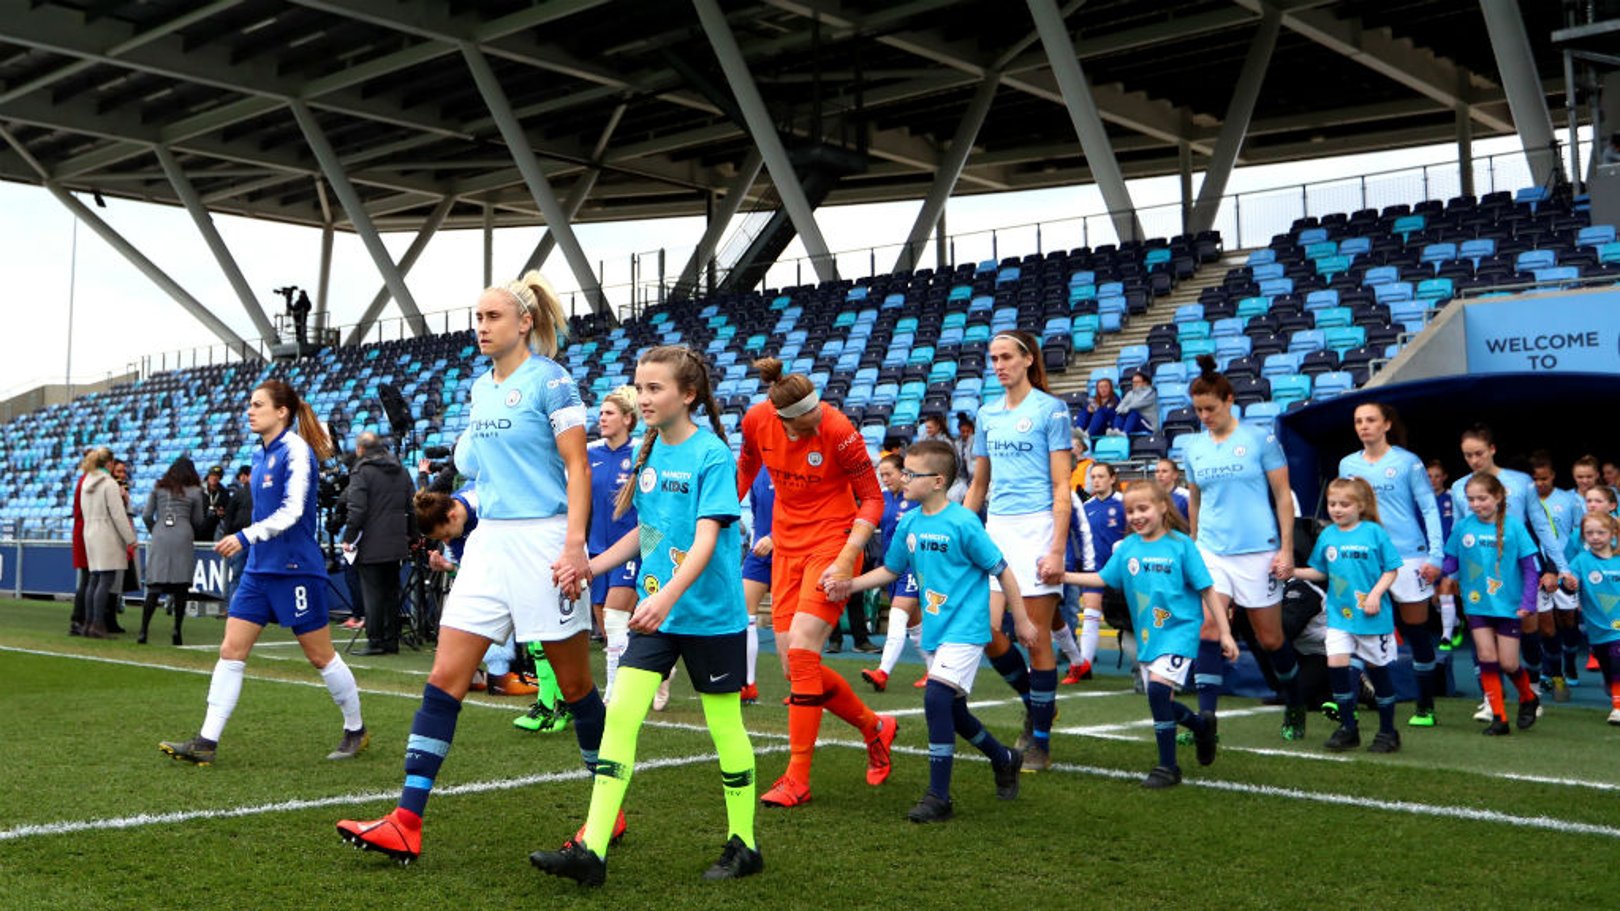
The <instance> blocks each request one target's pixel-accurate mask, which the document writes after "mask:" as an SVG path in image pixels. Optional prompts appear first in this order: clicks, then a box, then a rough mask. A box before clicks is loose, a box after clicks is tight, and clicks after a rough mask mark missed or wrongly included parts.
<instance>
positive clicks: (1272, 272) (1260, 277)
mask: <svg viewBox="0 0 1620 911" xmlns="http://www.w3.org/2000/svg"><path fill="white" fill-rule="evenodd" d="M1285 274H1287V270H1286V269H1284V268H1283V264H1282V263H1262V264H1261V265H1258V266H1250V267H1249V275H1250V276H1251V277H1253V278H1254V280H1255V281H1257V282H1263V281H1266V280H1267V279H1272V278H1282V277H1283V276H1284V275H1285Z"/></svg>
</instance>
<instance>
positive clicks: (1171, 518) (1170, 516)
mask: <svg viewBox="0 0 1620 911" xmlns="http://www.w3.org/2000/svg"><path fill="white" fill-rule="evenodd" d="M1098 464H1101V463H1098ZM1133 496H1144V497H1147V498H1148V499H1149V500H1150V501H1152V502H1153V503H1154V504H1155V505H1156V506H1158V507H1159V512H1160V513H1162V514H1163V515H1164V518H1163V519H1162V520H1161V521H1162V522H1163V523H1164V524H1165V525H1167V526H1169V527H1170V528H1171V529H1174V530H1175V531H1179V532H1181V533H1182V534H1184V535H1185V534H1191V533H1192V526H1190V525H1188V524H1187V520H1186V519H1185V518H1183V517H1182V515H1181V510H1179V509H1177V508H1176V503H1175V501H1174V500H1172V499H1170V491H1168V490H1165V489H1164V486H1163V485H1162V484H1160V483H1159V482H1158V481H1155V480H1153V479H1152V478H1144V479H1143V480H1140V481H1132V482H1131V487H1130V489H1129V490H1127V491H1125V498H1126V499H1127V500H1128V499H1130V498H1131V497H1133ZM1131 534H1136V532H1134V531H1133V532H1131Z"/></svg>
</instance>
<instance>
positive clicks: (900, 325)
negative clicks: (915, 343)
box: [894, 316, 917, 333]
mask: <svg viewBox="0 0 1620 911" xmlns="http://www.w3.org/2000/svg"><path fill="white" fill-rule="evenodd" d="M894 331H895V332H911V333H915V332H916V331H917V318H916V317H915V316H902V317H900V318H899V319H898V320H895V323H894Z"/></svg>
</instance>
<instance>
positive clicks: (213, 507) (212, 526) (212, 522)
mask: <svg viewBox="0 0 1620 911" xmlns="http://www.w3.org/2000/svg"><path fill="white" fill-rule="evenodd" d="M202 496H203V524H202V528H200V529H198V530H197V540H199V541H217V540H218V539H219V526H220V521H221V516H220V514H219V510H224V511H225V512H226V513H227V514H229V513H230V511H231V489H230V488H229V487H226V486H225V485H224V484H221V485H219V489H217V490H209V489H208V485H207V484H204V485H203V489H202ZM248 509H249V511H250V514H251V510H252V507H251V506H249V507H248Z"/></svg>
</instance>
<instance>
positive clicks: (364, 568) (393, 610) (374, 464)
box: [343, 431, 415, 655]
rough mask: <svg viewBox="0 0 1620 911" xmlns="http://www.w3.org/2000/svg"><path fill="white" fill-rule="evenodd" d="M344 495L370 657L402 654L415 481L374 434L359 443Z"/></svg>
mask: <svg viewBox="0 0 1620 911" xmlns="http://www.w3.org/2000/svg"><path fill="white" fill-rule="evenodd" d="M354 451H355V455H356V456H357V457H358V458H357V459H356V461H355V463H354V468H353V469H351V470H350V472H349V489H348V490H347V491H345V492H344V498H345V501H346V503H347V507H348V514H347V519H346V521H345V522H344V525H343V550H344V551H345V552H347V553H352V554H354V555H355V556H354V564H355V568H356V571H357V572H358V573H359V574H360V592H361V596H360V597H361V600H362V601H363V602H364V603H365V611H366V638H367V639H368V640H369V643H368V644H367V646H366V650H365V651H364V652H362V653H361V654H365V655H395V654H398V653H399V602H400V587H399V572H400V561H402V560H404V559H405V557H406V555H407V554H408V553H409V552H410V534H411V496H412V494H414V493H415V491H414V490H413V489H412V485H411V477H410V475H409V474H407V473H406V472H405V469H404V468H403V467H401V466H400V464H399V459H396V458H394V454H393V453H391V452H389V451H388V447H386V446H384V445H383V442H382V440H381V439H379V438H378V437H377V435H376V434H375V433H371V432H369V431H368V432H366V433H362V434H360V436H359V437H357V438H356V439H355V446H354Z"/></svg>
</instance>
